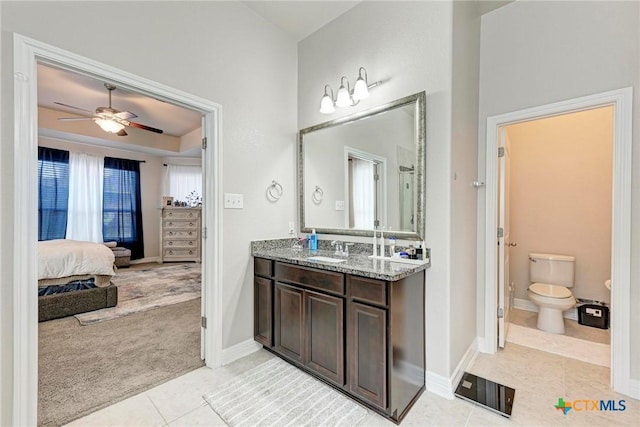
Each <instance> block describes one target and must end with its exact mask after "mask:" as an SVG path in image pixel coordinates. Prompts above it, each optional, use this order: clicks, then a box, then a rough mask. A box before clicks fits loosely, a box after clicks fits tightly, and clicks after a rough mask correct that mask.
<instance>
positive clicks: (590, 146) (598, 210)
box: [507, 107, 613, 302]
mask: <svg viewBox="0 0 640 427" xmlns="http://www.w3.org/2000/svg"><path fill="white" fill-rule="evenodd" d="M507 132H508V134H509V140H510V142H511V144H510V148H511V150H510V159H511V174H510V179H509V182H510V188H509V194H510V202H511V203H510V205H511V208H510V209H509V212H510V239H511V241H512V242H516V243H517V244H518V246H516V247H514V248H511V249H510V258H509V259H510V260H511V262H510V275H509V277H510V279H509V280H510V281H511V282H513V283H514V284H515V297H516V298H520V299H528V295H527V288H528V287H529V255H528V254H529V253H532V252H537V253H539V252H544V253H556V254H567V255H572V256H575V257H576V263H575V281H574V287H573V288H572V289H571V292H572V293H573V295H574V296H575V297H576V298H586V299H592V300H597V301H606V302H609V301H610V294H611V292H610V291H609V290H607V289H606V288H605V287H604V281H605V280H607V279H610V278H611V197H612V191H611V190H612V175H611V174H612V166H613V107H604V108H598V109H593V110H587V111H581V112H578V113H574V114H565V115H562V116H556V117H549V118H546V119H541V120H535V121H530V122H524V123H516V124H514V125H509V126H507Z"/></svg>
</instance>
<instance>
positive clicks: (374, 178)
mask: <svg viewBox="0 0 640 427" xmlns="http://www.w3.org/2000/svg"><path fill="white" fill-rule="evenodd" d="M373 180H374V181H379V180H380V175H378V174H377V173H376V174H374V175H373Z"/></svg>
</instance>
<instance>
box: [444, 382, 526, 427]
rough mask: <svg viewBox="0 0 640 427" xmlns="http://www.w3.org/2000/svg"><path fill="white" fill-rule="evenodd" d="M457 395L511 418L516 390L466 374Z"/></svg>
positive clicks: (459, 385) (457, 389)
mask: <svg viewBox="0 0 640 427" xmlns="http://www.w3.org/2000/svg"><path fill="white" fill-rule="evenodd" d="M455 395H456V396H458V397H459V398H461V399H463V400H466V401H468V402H471V403H475V404H476V405H479V406H480V407H482V408H485V409H488V410H490V411H493V412H495V413H496V414H500V415H502V416H503V417H507V418H509V417H511V410H512V409H513V400H514V399H515V395H516V390H515V389H513V388H511V387H507V386H505V385H502V384H498V383H495V382H493V381H490V380H487V379H484V378H482V377H478V376H476V375H473V374H470V373H468V372H465V373H464V375H462V379H461V380H460V383H459V384H458V387H457V388H456V392H455Z"/></svg>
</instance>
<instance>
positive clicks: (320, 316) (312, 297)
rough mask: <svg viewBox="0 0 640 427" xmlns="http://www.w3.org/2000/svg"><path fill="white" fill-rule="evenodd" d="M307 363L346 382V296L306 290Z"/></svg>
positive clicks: (329, 375)
mask: <svg viewBox="0 0 640 427" xmlns="http://www.w3.org/2000/svg"><path fill="white" fill-rule="evenodd" d="M304 301H305V310H306V311H305V317H306V323H307V325H306V326H307V329H306V352H305V364H306V365H307V367H308V368H310V369H312V370H314V371H316V372H317V373H318V374H320V375H322V376H323V377H325V378H326V379H328V380H329V381H332V382H334V383H336V384H338V385H340V386H342V385H344V299H343V298H339V297H334V296H330V295H324V294H319V293H316V292H311V291H305V293H304Z"/></svg>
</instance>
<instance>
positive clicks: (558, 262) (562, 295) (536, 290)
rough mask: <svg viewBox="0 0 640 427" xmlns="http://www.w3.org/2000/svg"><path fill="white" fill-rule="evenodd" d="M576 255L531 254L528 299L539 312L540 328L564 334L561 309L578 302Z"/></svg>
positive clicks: (568, 307)
mask: <svg viewBox="0 0 640 427" xmlns="http://www.w3.org/2000/svg"><path fill="white" fill-rule="evenodd" d="M575 263H576V259H575V257H572V256H568V255H556V254H540V253H534V254H529V281H530V282H532V284H531V285H530V286H529V299H530V300H531V301H532V302H533V303H535V304H536V305H537V306H538V307H539V308H540V311H539V312H538V329H540V330H543V331H546V332H552V333H554V334H564V319H563V317H562V312H563V311H565V310H569V309H570V308H572V307H573V306H575V305H576V300H575V298H574V297H573V294H572V293H571V291H570V290H569V288H572V287H573V279H574V272H575Z"/></svg>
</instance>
